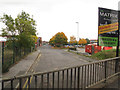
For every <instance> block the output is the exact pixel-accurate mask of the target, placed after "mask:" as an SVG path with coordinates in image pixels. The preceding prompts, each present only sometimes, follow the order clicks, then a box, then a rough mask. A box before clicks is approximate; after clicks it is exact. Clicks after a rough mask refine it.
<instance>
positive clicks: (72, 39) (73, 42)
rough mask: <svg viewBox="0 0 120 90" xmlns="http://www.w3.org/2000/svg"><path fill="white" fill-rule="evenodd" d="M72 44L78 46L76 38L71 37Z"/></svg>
mask: <svg viewBox="0 0 120 90" xmlns="http://www.w3.org/2000/svg"><path fill="white" fill-rule="evenodd" d="M70 44H77V40H76V37H75V36H70Z"/></svg>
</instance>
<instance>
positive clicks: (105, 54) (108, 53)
mask: <svg viewBox="0 0 120 90" xmlns="http://www.w3.org/2000/svg"><path fill="white" fill-rule="evenodd" d="M119 55H120V50H119ZM90 57H91V58H93V59H96V60H102V59H108V58H113V57H116V49H111V50H103V51H101V52H98V53H96V54H93V55H91V56H90Z"/></svg>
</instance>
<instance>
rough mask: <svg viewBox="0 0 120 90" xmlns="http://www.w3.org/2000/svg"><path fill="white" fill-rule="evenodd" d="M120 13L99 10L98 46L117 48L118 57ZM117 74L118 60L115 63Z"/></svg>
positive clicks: (103, 9)
mask: <svg viewBox="0 0 120 90" xmlns="http://www.w3.org/2000/svg"><path fill="white" fill-rule="evenodd" d="M119 13H120V12H119V11H116V10H111V9H106V8H99V22H98V44H99V46H108V47H112V46H116V57H118V56H119V23H120V14H119ZM115 72H116V73H117V72H118V59H116V62H115Z"/></svg>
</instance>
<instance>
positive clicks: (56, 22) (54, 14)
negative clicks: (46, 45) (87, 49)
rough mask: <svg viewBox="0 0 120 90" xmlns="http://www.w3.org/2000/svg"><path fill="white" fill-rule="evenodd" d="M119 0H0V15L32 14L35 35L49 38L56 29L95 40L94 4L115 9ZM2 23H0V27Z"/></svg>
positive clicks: (96, 18) (47, 39)
mask: <svg viewBox="0 0 120 90" xmlns="http://www.w3.org/2000/svg"><path fill="white" fill-rule="evenodd" d="M118 2H119V0H0V16H2V15H3V14H4V13H5V14H8V15H11V16H12V17H13V18H16V17H17V15H18V14H19V13H21V11H22V10H23V11H25V12H27V13H29V14H30V15H31V16H32V15H33V18H34V20H35V21H36V24H37V33H38V36H40V37H42V39H43V40H46V41H49V39H50V38H51V37H52V36H53V35H54V34H56V33H57V32H64V33H65V35H66V36H67V37H68V40H69V39H70V36H72V35H74V36H75V37H77V23H76V22H79V37H80V38H89V39H97V36H98V7H103V8H109V9H114V10H118ZM4 26H5V25H4V24H2V23H1V22H0V30H1V28H2V27H4Z"/></svg>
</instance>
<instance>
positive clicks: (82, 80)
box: [2, 57, 120, 89]
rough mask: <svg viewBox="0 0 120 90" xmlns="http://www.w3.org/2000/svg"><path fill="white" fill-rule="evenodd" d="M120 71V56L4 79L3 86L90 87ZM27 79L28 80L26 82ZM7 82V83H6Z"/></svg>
mask: <svg viewBox="0 0 120 90" xmlns="http://www.w3.org/2000/svg"><path fill="white" fill-rule="evenodd" d="M119 72H120V57H116V58H111V59H106V60H101V61H98V62H93V63H90V64H84V65H80V66H75V67H69V68H68V67H66V68H64V69H60V70H53V71H49V72H39V73H33V74H29V75H21V76H16V77H13V78H8V79H2V88H11V89H13V88H15V87H16V83H19V87H18V88H20V89H22V88H47V89H49V88H89V87H91V86H93V85H95V84H96V83H99V82H106V80H107V79H109V78H110V77H112V76H114V75H117V74H118V73H119ZM26 81H27V82H26ZM8 82H9V83H8ZM6 83H7V84H6Z"/></svg>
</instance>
